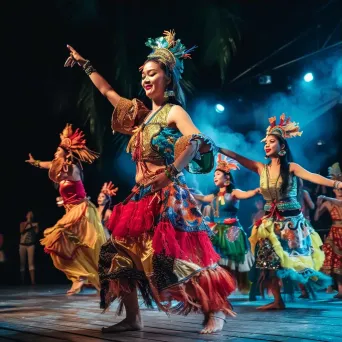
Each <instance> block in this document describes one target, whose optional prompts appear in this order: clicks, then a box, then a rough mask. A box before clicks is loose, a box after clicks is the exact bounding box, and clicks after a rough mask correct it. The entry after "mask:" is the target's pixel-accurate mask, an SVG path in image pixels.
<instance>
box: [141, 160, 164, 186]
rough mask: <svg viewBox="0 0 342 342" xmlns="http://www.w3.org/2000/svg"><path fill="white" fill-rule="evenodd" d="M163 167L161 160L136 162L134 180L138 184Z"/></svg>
mask: <svg viewBox="0 0 342 342" xmlns="http://www.w3.org/2000/svg"><path fill="white" fill-rule="evenodd" d="M164 167H165V164H164V162H163V161H159V162H149V161H144V162H137V166H136V175H135V182H136V183H137V184H140V183H141V182H142V181H144V180H146V179H148V178H150V177H153V175H155V174H156V173H157V171H158V170H160V169H162V168H164Z"/></svg>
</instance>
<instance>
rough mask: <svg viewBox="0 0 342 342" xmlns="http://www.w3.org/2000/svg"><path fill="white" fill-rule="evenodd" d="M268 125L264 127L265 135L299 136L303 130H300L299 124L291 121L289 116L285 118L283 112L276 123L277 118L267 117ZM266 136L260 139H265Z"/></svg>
mask: <svg viewBox="0 0 342 342" xmlns="http://www.w3.org/2000/svg"><path fill="white" fill-rule="evenodd" d="M268 121H269V123H270V125H269V126H268V127H267V129H266V137H267V136H268V135H277V136H280V137H282V138H283V139H288V138H294V137H300V136H301V135H302V133H303V132H300V131H299V130H300V128H299V124H298V123H297V122H292V121H291V118H286V116H285V114H284V113H283V114H281V115H280V121H279V124H278V125H277V118H276V117H275V116H273V117H271V118H269V119H268ZM266 137H265V138H264V139H262V140H261V141H265V140H266Z"/></svg>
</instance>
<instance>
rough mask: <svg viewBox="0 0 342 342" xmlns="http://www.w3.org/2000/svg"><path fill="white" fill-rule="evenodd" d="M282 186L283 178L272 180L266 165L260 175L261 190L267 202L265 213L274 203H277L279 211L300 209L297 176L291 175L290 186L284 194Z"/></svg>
mask: <svg viewBox="0 0 342 342" xmlns="http://www.w3.org/2000/svg"><path fill="white" fill-rule="evenodd" d="M281 185H282V179H281V176H280V175H279V176H278V177H277V178H271V177H270V175H269V172H268V166H267V165H265V166H264V168H263V170H262V172H261V175H260V190H261V194H262V196H263V197H264V199H265V200H266V204H265V208H264V209H265V211H269V210H270V206H271V203H272V202H275V203H276V205H277V208H278V209H279V210H292V209H300V208H301V205H300V203H299V202H298V200H297V179H296V176H294V175H293V174H290V176H289V186H288V188H287V190H286V191H285V192H284V193H282V192H281Z"/></svg>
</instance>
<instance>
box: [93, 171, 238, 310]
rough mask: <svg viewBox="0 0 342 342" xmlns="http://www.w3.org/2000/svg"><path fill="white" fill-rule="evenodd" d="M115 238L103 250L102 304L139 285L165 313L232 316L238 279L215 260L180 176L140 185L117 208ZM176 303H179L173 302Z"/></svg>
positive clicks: (113, 225)
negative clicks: (154, 185) (159, 184)
mask: <svg viewBox="0 0 342 342" xmlns="http://www.w3.org/2000/svg"><path fill="white" fill-rule="evenodd" d="M108 226H109V229H110V230H111V231H112V237H111V239H110V240H109V241H107V243H105V244H104V245H103V246H102V248H101V254H100V262H99V274H100V281H101V307H102V308H104V309H107V308H108V307H109V305H110V303H111V302H112V301H114V300H115V299H119V300H120V305H119V311H120V309H121V308H122V299H123V298H124V296H125V294H127V293H129V292H131V291H132V290H133V289H135V288H138V289H139V291H140V293H141V295H142V297H143V298H144V301H145V304H146V305H147V306H148V307H152V305H153V302H155V303H156V304H157V306H158V307H159V308H160V309H162V310H163V311H171V312H175V313H180V314H188V313H189V312H192V311H199V312H203V313H204V314H207V313H210V312H217V311H222V312H224V313H225V314H228V315H234V313H233V311H232V306H231V304H230V303H229V301H228V299H227V297H228V296H229V295H230V294H231V293H232V292H233V291H234V290H235V280H234V279H233V277H232V276H231V275H230V274H229V273H228V272H227V271H226V270H224V269H222V268H221V267H220V266H218V264H217V262H218V260H219V259H220V256H219V255H218V254H217V253H216V252H215V250H214V249H213V246H212V244H211V242H210V238H209V236H210V235H211V234H212V233H211V230H210V229H209V227H208V226H207V224H206V223H205V221H204V219H203V217H202V215H201V213H200V212H199V210H198V209H197V206H196V201H195V199H194V198H193V197H192V195H191V194H190V192H189V189H188V188H187V186H186V184H185V181H184V177H183V176H179V177H178V178H177V179H176V181H175V182H173V183H170V184H169V185H168V186H167V187H165V188H163V189H162V190H160V191H158V192H155V193H152V192H151V186H149V187H144V186H142V185H141V186H136V187H135V188H134V189H133V191H132V194H131V195H130V197H129V198H128V199H127V200H126V201H124V202H123V203H121V204H119V205H117V206H115V207H114V209H113V213H112V216H111V218H110V222H109V225H108ZM173 300H174V301H178V302H179V304H178V305H177V306H176V307H172V306H171V301H173Z"/></svg>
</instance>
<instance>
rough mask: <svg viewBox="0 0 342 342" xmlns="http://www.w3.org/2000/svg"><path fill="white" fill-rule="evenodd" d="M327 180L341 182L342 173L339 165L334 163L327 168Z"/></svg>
mask: <svg viewBox="0 0 342 342" xmlns="http://www.w3.org/2000/svg"><path fill="white" fill-rule="evenodd" d="M328 173H329V178H331V179H332V180H335V181H342V171H341V168H340V164H339V163H335V164H333V165H331V166H330V167H329V168H328Z"/></svg>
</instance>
